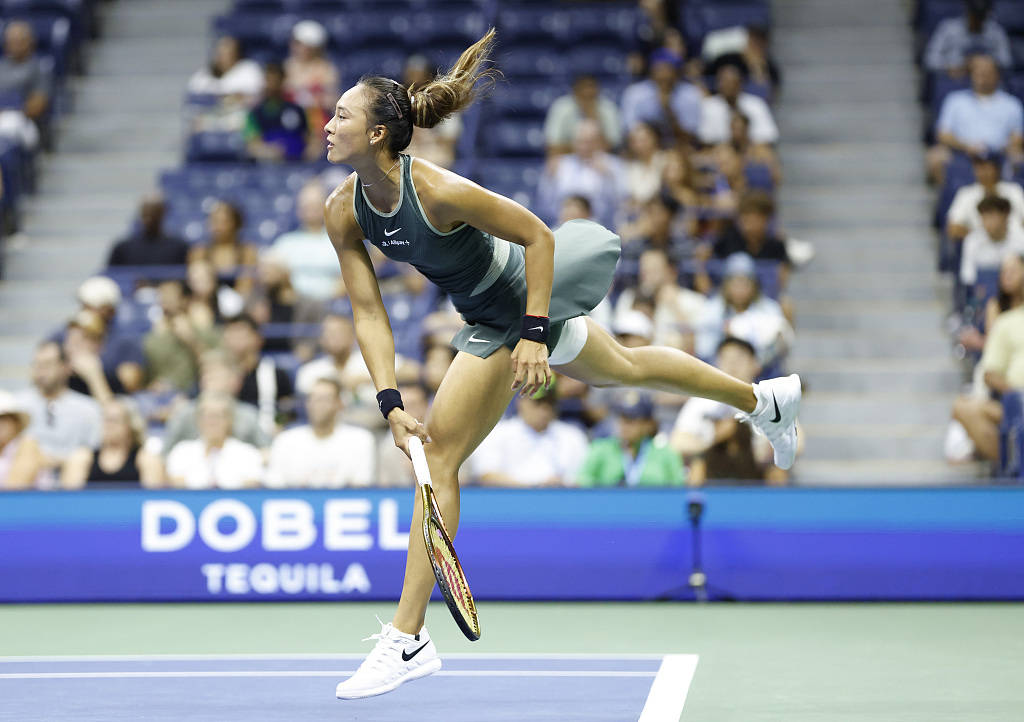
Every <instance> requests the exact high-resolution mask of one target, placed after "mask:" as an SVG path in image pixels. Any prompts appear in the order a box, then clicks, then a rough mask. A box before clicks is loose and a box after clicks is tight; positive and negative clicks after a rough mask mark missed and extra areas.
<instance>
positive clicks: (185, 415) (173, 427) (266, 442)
mask: <svg viewBox="0 0 1024 722" xmlns="http://www.w3.org/2000/svg"><path fill="white" fill-rule="evenodd" d="M241 390H242V371H241V369H240V368H239V367H238V364H237V363H235V360H234V359H233V358H232V357H231V355H230V354H229V353H227V352H226V351H224V350H223V349H214V350H212V351H207V352H206V353H204V354H203V355H202V358H200V360H199V392H200V393H201V394H205V393H213V394H222V395H226V396H229V397H231V398H232V399H235V404H234V408H233V412H232V413H233V417H232V424H231V435H232V436H233V437H234V438H236V439H238V440H239V441H244V442H245V443H247V444H249V445H251V446H255V447H256V448H258V449H265V448H267V447H268V446H270V435H269V434H267V433H266V432H264V431H263V429H262V428H260V416H259V410H258V409H257V408H256V406H255V405H253V404H249V403H246V402H244V401H239V400H238V394H239V393H240V392H241ZM197 416H198V413H197V409H196V403H195V402H194V401H186V402H182V403H179V404H177V405H176V406H175V407H174V409H173V410H172V411H171V415H170V418H168V420H167V426H166V427H165V428H164V437H163V453H164V454H165V455H166V454H167V453H168V452H169V451H170V450H171V449H173V448H174V447H175V445H177V443H178V442H179V441H190V440H195V439H198V438H199V425H198V422H197Z"/></svg>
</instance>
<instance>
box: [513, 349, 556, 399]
mask: <svg viewBox="0 0 1024 722" xmlns="http://www.w3.org/2000/svg"><path fill="white" fill-rule="evenodd" d="M512 371H513V372H515V379H513V381H512V388H513V389H519V395H520V396H532V395H533V394H535V393H537V391H539V390H540V388H541V387H546V386H549V385H550V384H551V377H552V373H551V367H550V366H548V347H547V346H545V345H544V344H542V343H538V342H536V341H529V340H527V339H525V338H521V339H519V343H517V344H516V348H515V350H514V351H513V352H512Z"/></svg>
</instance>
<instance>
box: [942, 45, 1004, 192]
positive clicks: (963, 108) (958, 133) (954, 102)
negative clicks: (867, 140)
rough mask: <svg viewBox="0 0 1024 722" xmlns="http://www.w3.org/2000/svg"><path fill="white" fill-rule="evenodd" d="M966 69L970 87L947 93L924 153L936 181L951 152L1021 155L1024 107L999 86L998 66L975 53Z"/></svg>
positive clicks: (991, 60)
mask: <svg viewBox="0 0 1024 722" xmlns="http://www.w3.org/2000/svg"><path fill="white" fill-rule="evenodd" d="M968 68H969V70H970V74H971V87H970V88H969V89H967V90H955V91H953V92H952V93H950V94H949V95H947V96H946V98H945V100H943V101H942V108H941V110H940V111H939V118H938V120H937V121H936V123H935V135H936V138H937V139H938V144H937V145H935V146H933V147H932V148H931V149H930V150H929V152H928V168H929V173H930V174H931V176H932V178H933V179H934V180H935V181H937V182H940V183H941V182H942V181H943V180H944V178H945V168H946V165H948V163H949V161H950V159H951V158H952V153H953V151H958V152H961V153H967V154H969V155H984V154H986V153H989V152H994V153H999V154H1008V155H1010V156H1011V158H1010V159H1011V160H1013V161H1016V160H1018V159H1020V157H1021V150H1022V143H1024V106H1022V105H1021V102H1020V100H1018V99H1017V98H1015V97H1013V96H1012V95H1010V94H1009V93H1007V92H1006V91H1004V90H1001V89H1000V88H999V68H998V66H997V65H996V62H995V60H993V59H992V56H990V55H975V56H973V57H972V58H971V59H970V61H969V62H968Z"/></svg>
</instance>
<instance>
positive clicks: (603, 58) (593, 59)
mask: <svg viewBox="0 0 1024 722" xmlns="http://www.w3.org/2000/svg"><path fill="white" fill-rule="evenodd" d="M567 60H568V64H567V65H568V72H569V74H570V76H575V75H583V74H588V75H594V76H596V77H598V78H599V79H603V78H604V77H606V76H609V77H613V78H620V77H623V76H626V75H627V72H628V71H627V68H626V52H625V51H624V50H621V49H619V48H617V47H612V46H607V45H585V46H579V47H574V48H572V50H570V51H569V52H568V58H567Z"/></svg>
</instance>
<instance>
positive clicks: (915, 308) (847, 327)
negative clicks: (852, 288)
mask: <svg viewBox="0 0 1024 722" xmlns="http://www.w3.org/2000/svg"><path fill="white" fill-rule="evenodd" d="M947 308H948V304H942V303H941V302H937V301H909V300H898V301H885V302H878V301H876V300H874V299H872V300H869V301H868V300H866V301H860V302H856V303H849V302H840V303H835V302H829V301H821V302H819V303H816V304H814V307H813V309H811V310H803V311H801V312H800V314H799V315H798V316H797V318H796V322H797V326H799V328H800V331H801V332H803V331H815V332H819V331H820V332H833V333H842V334H846V335H850V336H863V337H872V336H875V337H877V336H878V335H879V334H884V335H886V336H892V337H900V338H903V339H904V341H905V342H918V341H925V340H928V339H929V338H930V337H932V336H939V335H941V336H943V337H944V336H945V333H944V331H943V329H942V319H943V318H944V316H945V314H946V312H947Z"/></svg>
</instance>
